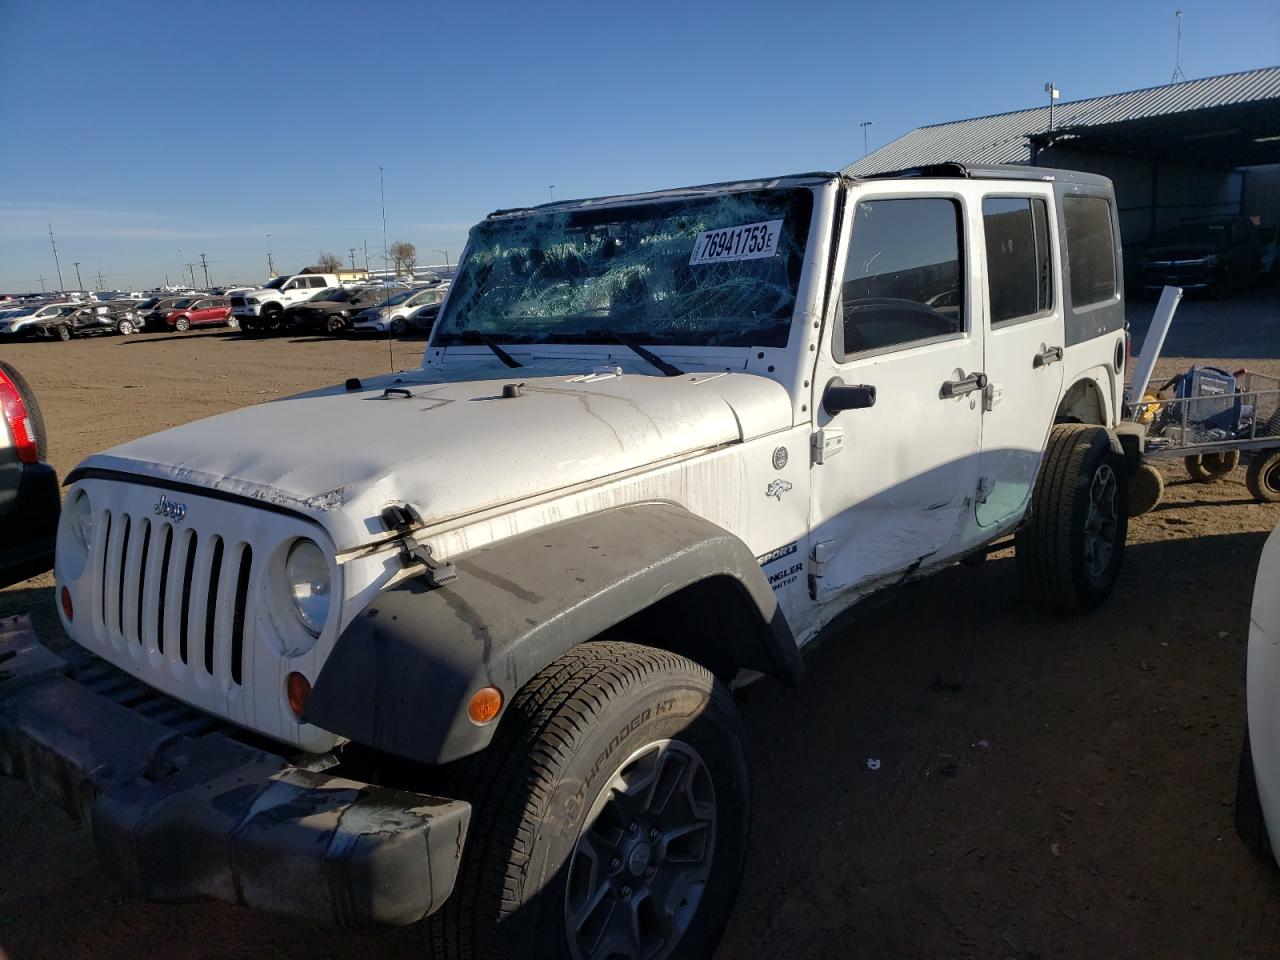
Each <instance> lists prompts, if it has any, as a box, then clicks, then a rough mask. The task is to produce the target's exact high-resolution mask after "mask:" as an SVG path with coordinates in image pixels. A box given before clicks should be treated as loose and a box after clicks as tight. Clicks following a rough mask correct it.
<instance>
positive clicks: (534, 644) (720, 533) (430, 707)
mask: <svg viewBox="0 0 1280 960" xmlns="http://www.w3.org/2000/svg"><path fill="white" fill-rule="evenodd" d="M450 559H451V560H452V562H453V563H454V565H455V567H456V569H457V579H455V580H452V581H450V582H448V583H446V584H444V585H443V586H439V587H431V586H429V585H428V584H427V582H426V580H425V579H424V578H422V577H414V578H413V579H411V580H407V581H405V582H403V583H401V584H399V585H397V586H396V587H393V588H392V589H390V590H387V591H384V592H383V593H382V594H380V595H379V596H378V597H376V598H375V599H374V600H373V601H372V602H371V603H370V604H369V605H368V606H367V607H366V608H365V609H364V610H362V611H361V612H360V613H358V614H357V615H356V616H355V617H354V618H353V619H352V620H351V621H350V623H349V624H348V626H347V628H346V629H345V630H343V632H342V633H341V635H340V636H339V637H338V639H337V641H336V643H335V646H334V649H333V651H332V653H330V655H329V657H328V659H327V660H326V661H325V665H324V667H323V669H322V670H321V671H320V675H319V677H317V678H316V682H315V686H314V689H313V690H312V693H311V697H310V699H309V700H308V702H307V706H306V713H305V719H306V720H307V722H309V723H314V724H316V725H317V726H319V727H322V728H324V729H325V730H328V731H330V732H332V733H335V734H338V735H340V736H343V737H347V738H349V739H351V740H354V741H356V742H357V743H362V744H365V745H366V746H369V747H372V748H374V749H376V750H379V751H382V752H385V753H388V754H392V755H394V756H398V757H404V758H407V759H410V760H416V761H420V762H424V763H446V762H448V761H450V760H455V759H458V758H459V757H464V756H467V755H469V754H472V753H475V752H476V751H478V750H481V749H483V748H484V747H485V746H487V745H488V743H489V740H490V739H491V738H492V736H493V731H494V728H495V727H496V726H497V723H496V722H491V723H488V724H486V725H484V726H477V725H476V724H475V723H473V722H472V721H471V720H470V718H469V717H468V716H467V703H468V701H469V700H470V698H471V695H472V694H473V693H474V692H475V691H476V690H478V689H479V688H481V687H484V686H495V687H497V688H499V689H500V690H501V691H502V694H503V704H504V708H505V706H506V705H508V704H510V703H511V699H512V697H514V695H515V694H516V692H517V691H518V690H519V689H520V688H521V687H522V686H523V685H524V684H525V683H526V682H527V681H528V680H529V679H530V678H532V677H533V676H534V675H535V674H536V673H538V672H539V671H540V670H542V669H543V668H544V667H546V666H547V665H548V664H549V663H551V662H552V661H554V660H555V659H557V658H558V657H560V656H561V655H563V654H564V653H566V652H567V651H568V650H570V649H571V648H573V647H574V646H576V645H577V644H579V643H583V642H585V641H587V640H590V639H592V638H594V637H596V636H598V635H600V634H601V633H602V632H603V631H605V630H608V629H609V628H610V627H613V626H615V625H617V624H619V623H621V622H622V621H623V620H626V619H627V618H628V617H631V616H633V615H635V614H642V613H644V612H645V611H646V610H648V609H649V608H651V607H652V606H653V605H654V604H655V603H658V602H659V601H661V600H662V599H663V598H665V597H670V596H673V595H675V594H676V593H678V592H679V591H681V590H682V589H684V588H686V587H689V586H692V585H694V584H698V583H700V582H702V581H705V580H709V579H713V578H714V579H715V580H717V581H718V585H726V588H727V590H728V591H729V592H728V593H727V594H725V595H726V596H728V598H729V600H730V602H732V601H733V600H734V599H735V597H734V594H735V593H736V594H737V595H738V596H737V598H736V599H737V600H738V601H740V602H739V603H738V604H737V606H738V607H740V608H743V609H744V610H745V612H746V613H747V614H748V616H746V617H745V618H744V619H743V620H742V621H740V622H743V623H746V624H747V627H746V629H744V630H736V631H734V632H732V634H731V636H730V638H729V639H728V640H727V642H728V643H730V644H731V645H732V646H733V648H734V649H733V650H732V655H733V662H734V663H735V664H736V665H737V666H739V667H743V668H747V669H751V670H758V671H760V672H761V673H765V674H769V675H771V676H774V677H777V678H778V679H780V680H782V681H784V682H786V683H788V684H792V685H794V684H795V683H798V682H799V680H800V678H801V676H802V675H803V670H804V667H803V664H802V662H801V659H800V654H799V651H798V649H797V647H796V642H795V637H794V636H793V634H792V632H791V628H790V627H789V626H788V624H787V622H786V618H785V617H784V615H783V613H782V611H781V609H780V608H779V607H778V603H777V600H776V598H775V597H774V594H773V590H772V589H771V588H770V586H769V582H768V580H767V579H766V577H765V575H764V573H763V572H762V571H761V569H760V566H759V564H758V563H757V562H756V559H755V557H754V556H753V554H752V553H751V551H750V549H748V547H747V545H746V544H745V543H743V542H742V541H741V540H740V539H738V538H737V537H736V536H734V535H733V534H731V533H729V532H727V531H726V530H724V529H722V528H720V527H718V526H716V525H715V524H713V523H710V522H709V521H707V520H704V519H702V518H701V517H697V516H694V515H693V514H691V513H689V512H688V511H687V510H684V509H683V508H681V507H678V506H674V505H671V504H666V503H647V504H638V505H634V506H626V507H619V508H616V509H612V510H607V511H604V512H601V513H596V514H590V515H588V516H585V517H579V518H576V519H572V520H567V521H564V522H562V523H557V524H554V525H552V526H549V527H544V528H541V529H538V530H535V531H532V532H529V533H524V534H519V535H517V536H515V537H511V538H508V539H505V540H500V541H497V542H495V543H493V544H490V545H488V546H485V547H481V548H479V549H477V550H473V551H469V552H467V553H464V554H461V555H459V556H457V557H453V558H450ZM731 612H732V611H730V610H717V611H716V614H717V616H724V615H728V614H729V613H731ZM633 639H635V640H636V641H637V642H641V643H643V642H646V639H647V638H645V637H635V638H633Z"/></svg>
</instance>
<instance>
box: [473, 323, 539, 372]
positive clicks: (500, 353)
mask: <svg viewBox="0 0 1280 960" xmlns="http://www.w3.org/2000/svg"><path fill="white" fill-rule="evenodd" d="M458 336H459V337H460V338H461V339H462V342H463V343H466V342H467V341H468V340H474V341H479V342H480V343H483V344H484V345H485V346H486V347H488V348H489V349H490V350H492V351H493V355H494V356H495V357H497V358H498V359H499V360H501V361H502V362H503V363H505V364H506V365H507V366H508V367H513V368H514V367H523V366H524V364H523V363H521V362H520V361H519V360H517V359H516V358H515V357H513V356H512V355H511V354H509V353H507V351H505V350H503V349H502V348H501V347H500V346H498V345H497V344H496V343H494V342H493V338H492V337H491V336H489V335H488V334H487V333H481V332H480V331H479V330H462V331H459V333H458Z"/></svg>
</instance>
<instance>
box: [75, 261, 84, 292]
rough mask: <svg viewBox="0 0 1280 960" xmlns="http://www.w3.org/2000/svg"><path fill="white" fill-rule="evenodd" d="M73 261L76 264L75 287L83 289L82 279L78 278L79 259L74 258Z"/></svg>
mask: <svg viewBox="0 0 1280 960" xmlns="http://www.w3.org/2000/svg"><path fill="white" fill-rule="evenodd" d="M73 262H74V263H75V265H76V289H77V290H83V289H84V281H83V280H81V279H80V261H79V260H76V261H73Z"/></svg>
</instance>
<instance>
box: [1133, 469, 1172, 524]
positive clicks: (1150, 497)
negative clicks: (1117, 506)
mask: <svg viewBox="0 0 1280 960" xmlns="http://www.w3.org/2000/svg"><path fill="white" fill-rule="evenodd" d="M1163 496H1164V477H1163V476H1162V475H1161V473H1160V471H1159V470H1157V469H1156V468H1155V467H1153V466H1152V465H1151V464H1149V463H1144V464H1142V466H1140V467H1138V472H1137V473H1135V474H1134V475H1133V476H1132V477H1130V478H1129V516H1131V517H1140V516H1142V515H1143V514H1144V513H1150V512H1151V511H1152V510H1154V509H1155V508H1156V507H1158V506H1159V505H1160V500H1161V498H1162V497H1163Z"/></svg>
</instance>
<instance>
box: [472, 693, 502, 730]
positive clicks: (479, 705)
mask: <svg viewBox="0 0 1280 960" xmlns="http://www.w3.org/2000/svg"><path fill="white" fill-rule="evenodd" d="M501 711H502V691H501V690H499V689H498V688H497V687H481V688H480V689H479V690H477V691H476V692H475V693H473V694H472V695H471V702H470V703H468V704H467V716H468V717H470V718H471V722H472V723H474V724H478V725H483V724H486V723H489V722H490V721H492V720H493V719H494V718H495V717H497V715H498V714H499V713H500V712H501Z"/></svg>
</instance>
